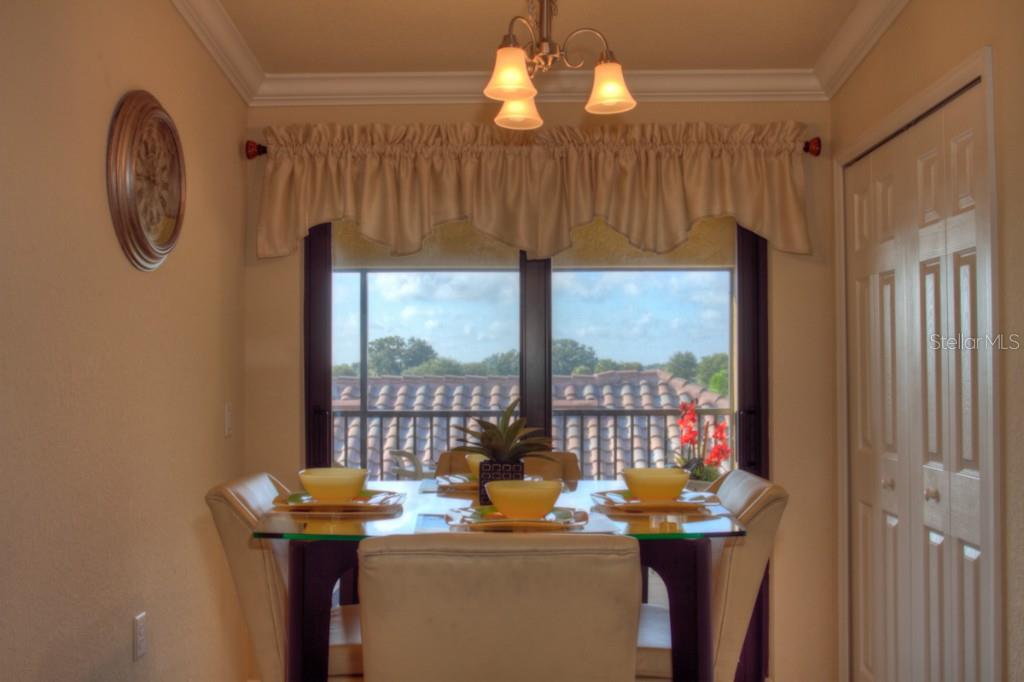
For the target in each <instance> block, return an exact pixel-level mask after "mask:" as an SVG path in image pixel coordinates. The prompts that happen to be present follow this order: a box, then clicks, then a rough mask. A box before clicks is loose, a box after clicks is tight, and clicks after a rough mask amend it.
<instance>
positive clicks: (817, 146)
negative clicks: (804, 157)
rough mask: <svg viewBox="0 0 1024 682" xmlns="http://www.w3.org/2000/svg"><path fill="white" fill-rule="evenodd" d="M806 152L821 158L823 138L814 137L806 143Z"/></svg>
mask: <svg viewBox="0 0 1024 682" xmlns="http://www.w3.org/2000/svg"><path fill="white" fill-rule="evenodd" d="M804 151H805V152H807V153H808V154H810V155H811V156H821V138H820V137H812V138H811V139H809V140H807V142H804Z"/></svg>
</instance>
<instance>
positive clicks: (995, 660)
mask: <svg viewBox="0 0 1024 682" xmlns="http://www.w3.org/2000/svg"><path fill="white" fill-rule="evenodd" d="M978 78H981V83H980V84H979V85H978V86H977V87H980V88H983V92H984V95H985V119H986V128H987V136H988V139H987V140H986V144H987V145H988V166H989V167H988V173H989V183H990V188H991V189H990V193H989V204H990V206H989V212H990V215H991V223H990V225H989V235H988V237H989V247H988V248H989V250H990V253H989V258H988V260H989V277H990V279H991V283H992V285H993V286H991V287H990V288H989V289H990V292H991V293H990V296H991V300H990V305H991V306H992V309H991V311H990V313H991V320H992V329H993V330H997V329H999V306H1000V303H1001V300H1000V299H1001V293H1000V291H999V288H998V287H997V286H994V285H995V284H996V283H997V282H999V272H998V263H997V261H996V259H995V258H994V257H993V255H994V254H996V253H998V248H997V237H998V234H999V213H998V201H997V195H996V192H997V183H996V146H995V110H994V107H993V84H992V48H991V47H989V46H986V47H983V48H982V49H981V50H978V51H977V52H975V53H974V54H972V55H971V56H970V57H968V58H967V59H966V60H964V61H963V62H962V63H960V64H959V65H957V66H956V67H954V68H953V69H952V70H950V71H949V72H947V73H946V74H945V75H944V76H942V77H941V78H940V79H938V80H937V81H935V82H934V83H932V84H931V85H930V86H928V87H927V88H925V89H924V90H921V91H919V92H918V93H917V94H916V95H914V96H913V97H911V98H910V99H909V100H907V101H906V102H904V103H903V104H902V105H901V106H899V107H897V108H896V109H894V110H893V111H892V112H891V113H890V114H889V115H888V116H886V117H885V118H883V119H882V120H881V121H880V122H879V123H878V124H876V125H874V126H872V127H871V128H870V129H868V130H867V131H866V132H865V133H864V134H863V135H861V136H860V137H858V138H857V139H856V140H855V142H854V143H852V144H850V145H847V146H846V147H843V148H842V149H840V150H839V151H838V152H837V153H835V154H833V157H832V185H833V204H834V205H833V220H832V226H833V241H834V248H835V253H834V258H835V264H836V280H835V304H836V368H835V369H836V415H835V417H836V456H837V463H836V514H837V526H836V529H837V536H838V540H839V541H838V544H837V548H838V557H837V559H838V561H837V563H836V568H837V575H836V583H837V594H838V603H837V609H836V611H837V615H838V623H837V627H838V633H839V638H838V639H839V641H838V647H839V650H838V652H837V653H838V655H837V661H838V665H839V670H838V671H837V673H838V679H839V680H840V681H841V682H848V681H849V679H850V620H849V619H850V563H849V562H850V550H849V547H850V545H849V543H850V532H849V529H850V513H849V501H850V495H849V485H850V476H849V465H850V457H849V448H848V445H849V444H848V436H849V432H848V429H849V424H848V421H849V420H848V414H849V413H848V401H847V389H848V375H847V372H848V363H847V352H848V351H847V344H846V334H847V325H846V313H847V310H846V241H845V225H844V222H845V204H844V196H845V185H844V182H843V179H844V178H843V167H844V166H845V165H846V164H847V163H849V162H850V161H852V160H853V159H856V158H857V157H858V156H860V155H861V154H863V153H864V152H865V151H867V150H869V149H871V148H872V147H874V146H875V145H877V144H878V143H879V142H881V141H883V140H885V139H886V138H887V137H889V136H890V135H892V134H893V133H894V132H896V131H898V130H900V129H901V128H903V127H904V126H905V125H906V124H907V123H908V122H910V121H913V120H914V119H915V118H917V117H918V116H920V115H921V114H923V113H924V112H926V111H928V110H929V109H931V108H933V107H935V106H936V105H937V104H939V103H941V102H942V101H943V100H945V99H946V98H948V97H949V96H950V95H952V94H953V93H955V92H957V91H958V90H960V89H961V88H963V87H964V86H965V85H967V84H968V83H970V82H971V81H973V80H976V79H978ZM999 364H1000V363H999V353H998V352H996V351H993V353H992V364H991V370H992V376H991V377H990V378H987V379H988V380H987V381H984V380H983V381H982V382H981V383H982V385H983V386H985V395H984V396H981V399H982V400H985V401H987V402H988V404H989V414H990V419H991V428H992V436H993V438H992V462H991V467H990V470H989V472H988V475H987V476H985V477H984V478H983V482H982V495H983V496H986V497H988V499H990V500H992V502H991V505H990V508H989V510H988V512H989V513H987V514H985V513H983V514H982V533H983V535H984V536H985V537H987V538H988V539H989V547H990V551H991V555H992V560H991V561H990V562H989V566H990V568H989V571H988V572H987V575H985V576H984V577H983V579H982V582H983V583H985V582H988V584H990V585H991V586H992V603H991V604H990V605H985V607H983V609H982V613H984V614H985V615H986V616H987V619H988V620H989V622H990V627H991V629H992V637H991V647H992V649H991V654H992V664H993V673H995V676H994V678H993V679H1002V674H1003V668H1004V663H1005V661H1004V653H1003V647H1004V645H1003V640H1004V638H1005V632H1004V620H1003V607H1002V603H1003V579H1004V576H1003V574H1004V568H1005V558H1004V542H1003V523H1002V515H1003V494H1002V480H1003V458H1002V451H1001V450H1002V449H1001V446H1002V423H1001V418H1000V413H999V409H998V408H997V407H996V406H997V405H998V403H997V401H996V400H995V398H996V396H999V395H1000V391H1001V387H1000V386H999V384H1000V383H1001V382H1000V379H999V377H1000V372H999Z"/></svg>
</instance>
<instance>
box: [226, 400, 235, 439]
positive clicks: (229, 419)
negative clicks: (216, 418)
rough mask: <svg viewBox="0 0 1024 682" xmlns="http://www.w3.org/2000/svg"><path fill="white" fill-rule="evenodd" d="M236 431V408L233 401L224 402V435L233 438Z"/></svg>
mask: <svg viewBox="0 0 1024 682" xmlns="http://www.w3.org/2000/svg"><path fill="white" fill-rule="evenodd" d="M234 433H235V410H234V408H232V407H231V403H224V437H225V438H231V436H232V435H234Z"/></svg>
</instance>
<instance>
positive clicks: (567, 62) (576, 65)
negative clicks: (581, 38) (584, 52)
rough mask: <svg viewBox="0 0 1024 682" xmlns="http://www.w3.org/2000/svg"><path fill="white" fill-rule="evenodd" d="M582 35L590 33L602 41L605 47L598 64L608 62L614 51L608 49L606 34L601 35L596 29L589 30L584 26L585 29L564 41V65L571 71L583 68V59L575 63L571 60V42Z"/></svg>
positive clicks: (578, 30) (577, 31)
mask: <svg viewBox="0 0 1024 682" xmlns="http://www.w3.org/2000/svg"><path fill="white" fill-rule="evenodd" d="M582 33H590V34H593V35H595V36H597V37H598V38H600V39H601V43H602V45H603V46H604V49H603V50H602V51H601V56H600V57H599V58H598V63H601V62H604V61H607V60H608V59H609V58H610V57H611V54H612V51H611V50H610V49H609V48H608V38H606V37H605V35H604V33H601V32H600V31H598V30H597V29H596V28H589V27H586V26H584V27H583V28H578V29H576V30H575V31H573V32H572V33H570V34H569V35H567V36H566V37H565V40H564V41H562V53H563V54H564V57H563V60H564V61H563V62H562V63H563V64H565V65H566V67H568V68H570V69H578V68H580V67H581V66H583V57H580V60H579V61H578V62H574V61H572V60H571V59H569V42H570V41H571V40H572V39H573V38H575V37H576V36H578V35H580V34H582Z"/></svg>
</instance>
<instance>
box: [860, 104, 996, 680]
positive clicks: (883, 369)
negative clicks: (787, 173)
mask: <svg viewBox="0 0 1024 682" xmlns="http://www.w3.org/2000/svg"><path fill="white" fill-rule="evenodd" d="M985 120H986V119H985V106H984V90H983V89H982V88H980V87H975V88H973V89H971V90H968V91H967V92H965V93H964V94H962V95H961V96H959V97H958V98H956V99H954V100H952V101H951V102H950V103H948V104H947V105H946V106H944V107H943V108H942V109H940V110H939V111H937V112H935V113H933V114H932V115H930V116H928V117H926V118H925V119H923V120H921V121H919V122H918V123H917V124H916V125H914V126H913V127H912V128H910V129H909V130H907V131H905V132H904V133H903V134H901V135H899V136H897V137H896V138H894V139H893V140H891V141H889V142H887V143H886V144H884V145H883V146H881V147H879V148H878V149H877V150H875V151H874V152H872V153H871V154H870V155H869V156H868V157H866V158H864V159H862V160H860V161H858V162H857V163H856V164H854V165H852V166H850V167H848V168H847V169H846V171H845V175H844V185H845V205H846V224H845V228H846V239H847V318H848V325H847V329H848V349H849V357H848V368H849V370H848V371H849V376H848V386H849V400H848V404H849V411H850V413H849V425H850V428H849V434H850V442H849V459H850V504H851V508H850V543H851V547H850V561H851V566H850V576H851V584H850V589H851V602H852V603H851V617H852V620H853V622H852V623H851V625H852V628H851V677H852V678H853V679H855V680H868V679H870V680H890V681H896V680H911V679H912V680H985V679H989V677H990V674H991V672H992V667H991V665H992V662H993V661H992V655H991V651H992V645H991V642H993V641H994V639H993V638H994V637H995V636H997V634H998V633H996V632H993V631H992V630H993V626H992V621H991V619H989V618H986V616H985V614H986V613H991V612H992V608H993V607H994V601H993V600H994V597H993V595H994V593H995V592H994V588H993V587H992V586H991V585H989V584H987V583H986V580H987V576H991V575H992V574H993V573H992V566H991V565H990V562H991V560H992V559H991V557H992V556H993V554H994V553H993V551H992V549H993V543H994V542H996V541H997V539H996V538H991V537H986V535H985V533H984V532H983V529H985V528H988V527H989V523H988V522H989V521H990V519H989V518H988V516H987V515H989V514H992V513H994V510H993V508H992V505H991V503H990V499H991V493H990V492H988V493H987V492H986V491H990V490H991V486H992V484H993V481H992V480H991V475H992V474H991V472H992V468H993V464H992V457H993V450H992V447H993V443H992V438H993V429H994V427H993V419H992V405H991V404H990V400H989V398H988V396H989V395H990V392H989V391H986V390H985V383H986V381H987V382H988V383H989V385H991V377H992V364H991V362H992V350H991V349H990V348H988V347H986V346H985V343H984V339H985V336H986V334H989V335H990V334H991V333H992V319H991V310H992V302H991V294H990V291H989V288H988V285H986V284H984V283H986V282H991V273H990V262H989V259H990V253H989V252H990V241H989V240H990V236H989V234H990V223H991V216H990V215H989V212H990V208H989V207H990V201H989V182H990V181H989V178H988V167H989V159H988V158H987V154H986V151H987V149H988V147H987V131H986V130H985ZM979 338H980V339H982V343H981V344H980V346H975V340H976V339H979ZM988 582H991V580H988Z"/></svg>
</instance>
